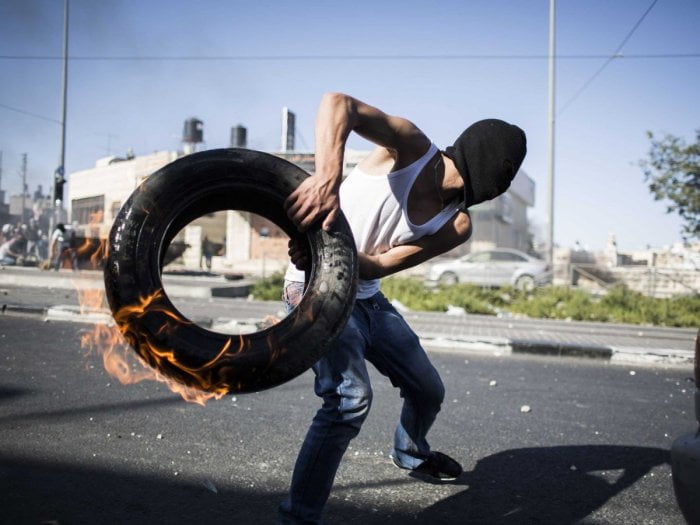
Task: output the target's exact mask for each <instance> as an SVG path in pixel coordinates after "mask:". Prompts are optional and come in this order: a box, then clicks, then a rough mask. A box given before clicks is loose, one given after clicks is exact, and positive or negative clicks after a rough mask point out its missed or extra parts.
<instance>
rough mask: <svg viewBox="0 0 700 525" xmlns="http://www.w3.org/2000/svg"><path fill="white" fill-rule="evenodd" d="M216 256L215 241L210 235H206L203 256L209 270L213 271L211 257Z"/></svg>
mask: <svg viewBox="0 0 700 525" xmlns="http://www.w3.org/2000/svg"><path fill="white" fill-rule="evenodd" d="M213 256H214V243H213V242H211V241H210V240H209V237H208V236H206V235H205V236H204V239H202V257H203V258H204V264H205V265H206V268H207V271H211V258H212V257H213ZM202 257H200V259H199V267H200V268H201V267H202Z"/></svg>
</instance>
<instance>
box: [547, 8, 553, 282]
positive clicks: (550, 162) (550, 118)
mask: <svg viewBox="0 0 700 525" xmlns="http://www.w3.org/2000/svg"><path fill="white" fill-rule="evenodd" d="M554 4H555V0H549V108H548V112H547V144H548V146H547V147H548V150H549V159H548V163H547V168H548V169H547V172H548V182H549V190H548V193H549V195H548V197H549V199H548V200H549V225H548V226H549V232H548V235H547V260H548V262H549V265H550V266H551V267H552V272H554V11H555V9H554V8H555V5H554Z"/></svg>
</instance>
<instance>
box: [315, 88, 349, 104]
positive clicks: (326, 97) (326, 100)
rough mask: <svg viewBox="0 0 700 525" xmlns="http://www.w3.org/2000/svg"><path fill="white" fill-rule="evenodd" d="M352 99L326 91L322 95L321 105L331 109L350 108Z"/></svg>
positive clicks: (342, 94)
mask: <svg viewBox="0 0 700 525" xmlns="http://www.w3.org/2000/svg"><path fill="white" fill-rule="evenodd" d="M352 101H353V98H352V97H351V96H350V95H346V94H345V93H340V92H338V91H328V92H326V93H324V94H323V97H322V98H321V105H325V106H330V107H333V108H337V107H350V106H351V105H352Z"/></svg>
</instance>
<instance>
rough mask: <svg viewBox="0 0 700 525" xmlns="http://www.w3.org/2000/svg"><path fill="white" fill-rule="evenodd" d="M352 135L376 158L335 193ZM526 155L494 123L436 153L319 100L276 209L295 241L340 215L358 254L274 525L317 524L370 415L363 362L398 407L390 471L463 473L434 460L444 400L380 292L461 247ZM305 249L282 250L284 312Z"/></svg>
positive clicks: (503, 126) (404, 124)
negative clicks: (302, 167)
mask: <svg viewBox="0 0 700 525" xmlns="http://www.w3.org/2000/svg"><path fill="white" fill-rule="evenodd" d="M353 131H354V132H355V133H357V134H358V135H360V136H362V137H364V138H365V139H367V140H370V141H372V142H374V144H375V145H376V147H375V148H374V150H373V151H372V152H371V153H370V154H369V155H368V156H367V157H366V158H365V159H364V160H363V161H362V162H361V163H360V164H359V165H358V166H357V167H356V168H355V169H354V170H353V172H352V173H350V174H349V175H348V177H347V178H346V179H345V180H344V181H343V180H342V171H343V169H342V168H343V154H344V150H345V144H346V141H347V139H348V136H349V135H350V133H351V132H353ZM525 151H526V144H525V133H523V131H522V130H521V129H520V128H518V127H517V126H514V125H512V124H508V123H507V122H504V121H502V120H494V119H491V120H482V121H480V122H477V123H475V124H473V125H471V126H469V127H468V128H467V129H466V130H465V131H464V132H463V133H462V134H461V135H460V136H459V137H458V138H457V140H456V141H455V143H454V145H452V146H450V147H448V148H446V149H445V150H444V151H441V150H440V149H439V148H438V147H437V146H436V145H435V144H433V143H432V141H431V140H430V139H429V138H428V137H427V136H426V135H425V134H424V133H423V132H422V131H421V130H420V129H418V127H416V126H415V125H414V124H413V123H412V122H410V121H408V120H406V119H404V118H400V117H395V116H391V115H387V114H386V113H384V112H383V111H381V110H379V109H377V108H375V107H372V106H370V105H368V104H365V103H363V102H361V101H359V100H357V99H355V98H353V97H350V96H347V95H343V94H339V93H331V94H327V95H325V96H324V97H323V99H322V101H321V105H320V107H319V111H318V114H317V118H316V158H315V164H316V172H315V174H314V175H313V176H311V177H308V178H307V179H305V180H304V181H303V182H302V183H301V184H300V185H299V187H298V188H297V189H296V190H295V191H294V192H293V193H292V194H291V195H290V196H289V198H288V199H287V201H286V202H285V208H286V211H287V215H288V216H289V218H290V219H291V221H292V222H293V224H294V225H295V226H296V227H297V229H298V230H299V231H300V232H304V231H306V230H307V229H308V228H309V227H310V226H311V225H312V224H315V223H319V224H321V225H322V227H323V228H326V229H327V228H328V227H329V226H330V225H331V223H332V222H333V220H334V219H335V218H336V217H337V216H338V214H339V213H340V211H341V209H342V211H343V213H344V214H345V217H346V218H347V220H348V222H349V224H350V228H351V230H352V233H353V237H354V239H355V244H356V246H357V250H358V253H357V256H358V262H359V274H360V280H359V283H358V292H357V299H356V300H355V304H354V307H353V310H352V313H351V316H350V320H349V321H348V323H347V324H346V325H345V327H344V329H343V331H342V332H341V334H340V336H339V337H338V339H337V340H336V341H335V342H334V344H333V345H332V346H331V348H330V349H329V350H328V352H327V353H326V355H324V356H323V357H322V358H321V359H320V360H319V361H318V362H317V363H315V364H314V365H313V370H314V373H315V374H316V380H315V392H316V394H317V395H318V396H319V397H320V398H322V400H323V402H322V405H321V407H320V408H319V410H318V412H317V413H316V415H315V417H314V418H313V421H312V422H311V426H310V428H309V430H308V433H307V434H306V439H305V440H304V443H303V445H302V447H301V451H300V452H299V456H298V458H297V462H296V465H295V467H294V473H293V475H292V482H291V488H290V491H289V496H288V497H287V498H286V499H285V500H284V501H283V502H282V504H281V505H280V507H279V521H278V523H282V524H290V523H294V524H300V523H304V524H310V523H321V521H322V520H321V513H322V510H323V507H324V505H325V503H326V499H327V498H328V495H329V493H330V491H331V487H332V485H333V480H334V478H335V474H336V471H337V469H338V466H339V464H340V461H341V459H342V457H343V454H344V453H345V450H346V449H347V447H348V444H349V443H350V440H352V439H353V438H354V437H355V436H356V435H357V434H358V432H359V431H360V427H361V426H362V423H363V422H364V420H365V418H366V417H367V414H368V412H369V409H370V406H371V404H372V387H371V385H370V380H369V372H368V367H367V364H366V361H369V362H370V363H372V364H373V365H374V366H375V368H376V369H377V370H378V371H379V372H380V373H382V374H383V375H385V376H387V377H388V378H389V379H390V380H391V383H392V384H393V385H394V386H395V387H397V388H399V389H400V394H401V397H402V398H403V409H402V411H401V415H400V417H399V421H398V424H397V426H396V430H395V433H394V442H393V450H392V451H391V459H392V461H393V463H394V465H396V466H397V467H399V468H402V469H406V470H410V471H414V472H415V473H416V474H420V475H421V476H423V477H428V478H432V479H433V480H436V481H438V482H439V481H444V480H449V479H455V478H457V477H458V476H460V474H461V473H462V467H461V466H460V464H459V463H458V462H457V461H455V460H454V459H452V458H450V457H449V456H447V455H446V454H443V453H440V452H437V451H434V450H433V449H432V448H431V446H430V444H429V443H428V440H427V434H428V431H429V430H430V428H431V426H432V424H433V422H434V421H435V418H436V416H437V414H438V412H439V411H440V408H441V406H442V402H443V398H444V395H445V389H444V386H443V384H442V380H441V379H440V375H439V374H438V372H437V370H436V369H435V367H434V366H433V365H432V364H431V362H430V359H429V358H428V356H427V354H426V352H425V350H423V348H422V346H421V344H420V341H419V340H418V337H417V336H416V334H415V333H414V332H413V331H412V330H411V328H410V327H409V325H408V324H407V323H406V321H405V320H404V319H403V318H402V317H401V315H400V314H399V313H398V312H397V311H396V309H395V308H394V307H393V306H392V305H391V304H390V303H389V301H387V300H386V298H385V297H384V296H383V295H382V293H381V292H380V291H379V284H380V279H381V278H382V277H385V276H388V275H391V274H393V273H396V272H398V271H400V270H403V269H406V268H410V267H412V266H415V265H417V264H420V263H422V262H425V261H427V260H429V259H431V258H433V257H435V256H437V255H440V254H442V253H445V252H447V251H449V250H451V249H452V248H455V247H457V246H459V245H460V244H462V243H464V242H465V241H466V240H467V239H469V237H470V235H471V219H470V217H469V213H468V212H467V208H468V207H470V206H473V205H475V204H478V203H480V202H484V201H487V200H490V199H493V198H495V197H497V196H498V195H500V194H501V193H503V192H504V191H506V189H507V188H508V187H509V186H510V183H511V181H512V179H513V177H515V174H516V173H517V171H518V168H519V167H520V164H521V163H522V161H523V158H524V157H525ZM306 247H307V245H306V244H301V243H297V242H295V241H294V240H292V241H290V248H289V254H290V256H291V259H292V265H290V268H289V269H288V271H287V274H286V276H285V277H286V282H285V290H284V297H285V301H286V303H287V307H288V308H289V309H291V308H293V307H294V306H296V304H298V302H299V301H300V299H301V297H302V295H303V293H304V277H305V275H304V271H303V270H305V269H308V264H309V260H310V258H309V255H308V253H307V250H306V249H305V248H306Z"/></svg>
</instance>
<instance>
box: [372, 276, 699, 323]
mask: <svg viewBox="0 0 700 525" xmlns="http://www.w3.org/2000/svg"><path fill="white" fill-rule="evenodd" d="M382 292H383V293H384V295H386V296H387V298H389V299H390V300H393V299H397V300H399V301H400V302H401V303H403V304H404V305H405V306H407V307H408V308H410V309H412V310H423V311H439V312H444V311H447V308H448V305H453V306H461V307H462V308H464V309H465V310H466V311H467V313H474V314H491V315H495V314H498V313H501V312H504V313H511V314H519V315H523V316H527V317H531V318H541V319H571V320H574V321H601V322H615V323H630V324H654V325H665V326H687V327H691V328H696V327H697V326H700V295H687V296H679V297H674V298H670V299H654V298H652V297H647V296H645V295H642V294H641V293H638V292H635V291H633V290H630V289H629V288H628V287H626V286H624V285H615V286H613V287H611V288H610V289H609V290H608V293H607V294H606V295H604V296H602V297H600V298H599V297H596V296H593V295H591V294H590V293H588V292H586V291H583V290H574V289H571V288H568V287H565V286H546V287H542V288H536V289H535V290H534V291H532V292H521V291H518V290H514V289H513V288H510V287H504V288H498V289H487V288H481V287H478V286H474V285H468V284H457V285H454V286H442V287H439V288H435V289H429V288H426V287H425V286H423V283H422V282H421V281H420V280H417V279H406V278H400V277H391V278H388V279H384V280H383V281H382Z"/></svg>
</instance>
